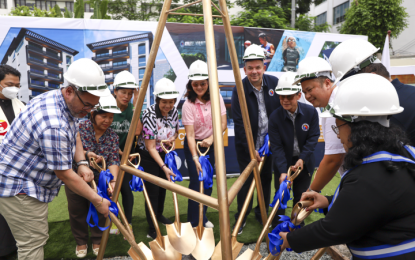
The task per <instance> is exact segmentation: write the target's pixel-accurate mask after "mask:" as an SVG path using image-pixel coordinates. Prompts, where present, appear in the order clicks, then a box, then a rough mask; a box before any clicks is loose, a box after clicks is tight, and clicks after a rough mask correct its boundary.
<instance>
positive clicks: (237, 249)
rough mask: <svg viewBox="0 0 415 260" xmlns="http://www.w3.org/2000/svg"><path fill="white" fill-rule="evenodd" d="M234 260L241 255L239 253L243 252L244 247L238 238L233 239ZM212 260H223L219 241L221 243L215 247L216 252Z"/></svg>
mask: <svg viewBox="0 0 415 260" xmlns="http://www.w3.org/2000/svg"><path fill="white" fill-rule="evenodd" d="M231 242H232V260H235V259H236V257H237V256H238V255H239V252H241V249H242V247H243V246H244V244H242V243H239V242H238V241H237V240H236V237H232V241H231ZM212 260H222V246H221V243H220V241H219V243H218V244H217V245H216V247H215V251H214V252H213V255H212Z"/></svg>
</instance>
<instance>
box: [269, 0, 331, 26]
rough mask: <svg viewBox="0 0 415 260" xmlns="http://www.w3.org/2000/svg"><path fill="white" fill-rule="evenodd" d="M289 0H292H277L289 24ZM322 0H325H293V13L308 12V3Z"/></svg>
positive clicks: (316, 3)
mask: <svg viewBox="0 0 415 260" xmlns="http://www.w3.org/2000/svg"><path fill="white" fill-rule="evenodd" d="M291 1H292V0H277V5H278V6H280V7H281V8H282V9H284V12H285V17H287V21H288V24H291ZM324 1H326V0H295V2H296V8H295V14H296V16H298V15H302V14H307V13H308V12H310V5H312V4H315V5H319V4H321V3H322V2H324ZM298 18H299V17H297V19H298ZM296 27H297V26H296Z"/></svg>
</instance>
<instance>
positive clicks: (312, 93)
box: [294, 57, 346, 192]
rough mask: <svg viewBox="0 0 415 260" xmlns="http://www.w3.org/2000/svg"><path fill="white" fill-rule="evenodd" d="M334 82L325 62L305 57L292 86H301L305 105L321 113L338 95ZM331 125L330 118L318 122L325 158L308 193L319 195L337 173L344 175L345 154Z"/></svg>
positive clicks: (331, 118)
mask: <svg viewBox="0 0 415 260" xmlns="http://www.w3.org/2000/svg"><path fill="white" fill-rule="evenodd" d="M333 79H334V78H333V76H332V69H331V66H330V64H329V63H328V62H327V61H326V60H324V59H322V58H319V57H308V58H305V59H304V60H302V61H301V62H300V64H299V67H298V72H297V76H296V78H295V82H294V84H298V83H301V87H302V90H303V93H304V95H305V98H306V99H307V101H308V102H310V103H311V104H312V105H313V106H314V107H315V108H319V109H320V111H322V112H323V111H325V110H330V109H331V107H330V104H332V103H333V100H334V97H335V96H336V93H337V89H338V88H337V86H333ZM333 125H336V122H335V119H334V118H333V117H330V118H321V127H322V132H323V136H324V157H323V159H322V160H321V162H320V165H319V167H318V170H317V172H316V176H315V177H314V180H313V182H312V183H311V185H310V188H309V190H310V191H316V192H320V191H321V190H322V189H323V188H324V186H326V184H327V183H329V181H330V180H331V179H332V178H333V177H334V175H335V174H336V173H337V172H339V173H340V175H343V174H344V170H343V168H342V167H341V166H342V164H343V158H344V155H345V153H346V151H345V150H344V147H343V145H342V143H341V142H340V139H338V138H337V135H336V134H335V133H334V132H333V130H332V126H333Z"/></svg>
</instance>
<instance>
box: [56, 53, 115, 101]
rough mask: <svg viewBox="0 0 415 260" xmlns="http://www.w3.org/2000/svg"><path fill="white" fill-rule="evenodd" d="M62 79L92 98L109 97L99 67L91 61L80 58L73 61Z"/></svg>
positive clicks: (108, 91)
mask: <svg viewBox="0 0 415 260" xmlns="http://www.w3.org/2000/svg"><path fill="white" fill-rule="evenodd" d="M63 77H64V78H65V79H66V80H67V81H68V82H69V83H70V84H71V85H74V86H75V87H76V88H77V89H78V90H80V91H87V92H89V93H91V94H92V95H94V96H98V97H105V96H108V95H111V92H110V90H109V89H108V86H107V84H105V75H104V72H103V71H102V69H101V67H100V66H99V65H98V64H97V63H96V62H94V61H93V60H91V59H87V58H81V59H79V60H76V61H74V62H73V63H72V64H71V65H70V66H69V68H68V70H67V71H66V72H65V74H64V75H63Z"/></svg>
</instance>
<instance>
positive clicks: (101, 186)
mask: <svg viewBox="0 0 415 260" xmlns="http://www.w3.org/2000/svg"><path fill="white" fill-rule="evenodd" d="M112 179H114V176H112V174H111V172H110V171H109V170H106V171H101V173H100V174H99V180H98V186H97V191H98V195H99V196H101V197H102V198H104V199H107V200H109V201H110V202H111V205H110V207H109V210H110V211H111V212H112V213H113V214H114V215H115V216H117V217H118V207H117V204H116V203H115V202H113V201H112V200H111V199H110V198H109V197H108V194H107V189H108V183H110V181H111V180H112ZM91 217H92V220H93V222H94V223H95V224H92V223H91V221H90V220H91ZM110 219H111V218H110ZM86 222H87V223H88V224H89V226H90V227H95V226H96V227H98V228H99V230H101V231H104V230H106V229H108V228H109V226H108V227H100V226H99V225H98V222H99V219H98V212H97V209H96V208H95V206H94V204H92V203H90V204H89V211H88V216H87V217H86Z"/></svg>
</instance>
